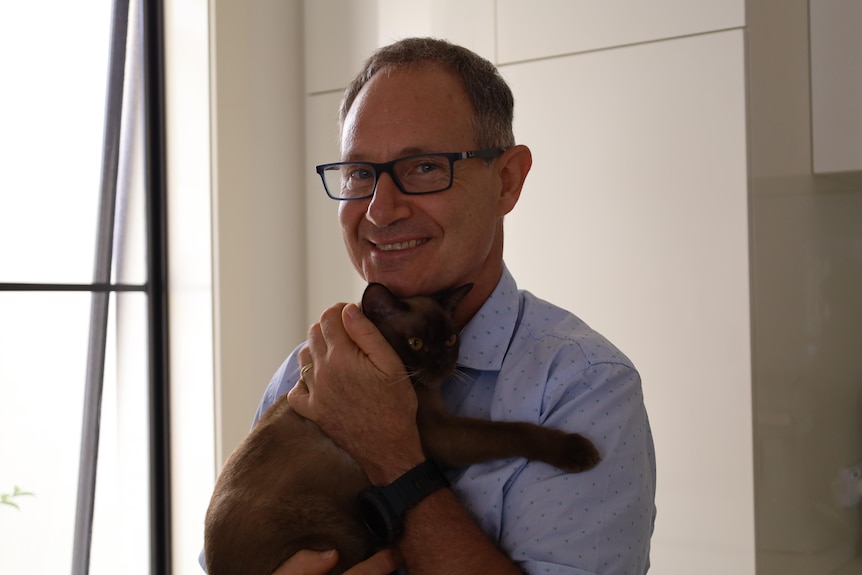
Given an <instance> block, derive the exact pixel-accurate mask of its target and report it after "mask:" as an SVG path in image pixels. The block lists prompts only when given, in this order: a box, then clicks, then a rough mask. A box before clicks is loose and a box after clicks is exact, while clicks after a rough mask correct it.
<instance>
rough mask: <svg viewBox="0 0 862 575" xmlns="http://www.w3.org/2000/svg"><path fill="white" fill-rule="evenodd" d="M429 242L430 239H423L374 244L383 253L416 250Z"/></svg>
mask: <svg viewBox="0 0 862 575" xmlns="http://www.w3.org/2000/svg"><path fill="white" fill-rule="evenodd" d="M428 241H429V240H428V238H421V239H418V240H408V241H404V242H394V243H391V244H374V247H375V248H377V249H378V250H380V251H381V252H392V251H398V250H406V249H410V248H415V247H416V246H421V245H422V244H424V243H426V242H428Z"/></svg>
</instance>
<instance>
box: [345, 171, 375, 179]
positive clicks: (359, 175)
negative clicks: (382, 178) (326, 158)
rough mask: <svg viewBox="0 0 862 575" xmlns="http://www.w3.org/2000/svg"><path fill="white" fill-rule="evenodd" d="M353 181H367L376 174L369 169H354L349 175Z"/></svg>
mask: <svg viewBox="0 0 862 575" xmlns="http://www.w3.org/2000/svg"><path fill="white" fill-rule="evenodd" d="M347 177H348V178H350V179H351V180H367V179H369V178H373V177H374V172H373V171H372V170H369V169H368V168H354V169H353V170H351V171H349V172H348V173H347Z"/></svg>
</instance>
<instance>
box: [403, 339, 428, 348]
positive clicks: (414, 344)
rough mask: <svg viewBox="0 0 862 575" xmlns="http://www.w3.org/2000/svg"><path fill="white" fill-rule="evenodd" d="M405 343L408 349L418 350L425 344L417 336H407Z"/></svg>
mask: <svg viewBox="0 0 862 575" xmlns="http://www.w3.org/2000/svg"><path fill="white" fill-rule="evenodd" d="M407 345H409V346H410V349H412V350H413V351H419V350H420V349H422V346H423V345H425V344H424V343H423V342H422V340H421V339H420V338H418V337H409V338H407Z"/></svg>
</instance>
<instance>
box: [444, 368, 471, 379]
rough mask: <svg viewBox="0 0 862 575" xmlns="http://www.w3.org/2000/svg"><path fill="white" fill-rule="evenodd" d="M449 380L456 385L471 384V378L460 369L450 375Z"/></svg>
mask: <svg viewBox="0 0 862 575" xmlns="http://www.w3.org/2000/svg"><path fill="white" fill-rule="evenodd" d="M449 380H450V381H453V382H455V383H470V382H471V381H470V376H469V375H467V374H466V373H465V372H464V371H462V370H461V369H459V368H457V367H456V368H455V369H454V370H453V371H452V373H451V374H450V375H449Z"/></svg>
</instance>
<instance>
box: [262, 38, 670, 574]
mask: <svg viewBox="0 0 862 575" xmlns="http://www.w3.org/2000/svg"><path fill="white" fill-rule="evenodd" d="M512 109H513V99H512V95H511V92H510V90H509V88H508V86H507V85H506V84H505V82H504V81H503V80H502V78H501V77H500V76H499V74H498V73H497V71H496V69H495V68H494V66H493V65H492V64H490V63H489V62H487V61H485V60H484V59H482V58H480V57H478V56H477V55H475V54H473V53H472V52H470V51H468V50H465V49H463V48H461V47H458V46H454V45H451V44H449V43H446V42H443V41H438V40H431V39H408V40H403V41H400V42H397V43H395V44H393V45H391V46H388V47H385V48H383V49H381V50H379V51H378V52H377V53H376V54H375V55H373V56H372V57H371V58H370V59H369V61H368V63H367V64H366V67H365V69H364V70H363V71H362V72H361V73H360V74H359V75H358V76H357V78H356V79H355V80H354V82H353V83H352V84H351V85H350V86H349V87H348V89H347V91H346V93H345V97H344V100H343V102H342V108H341V115H340V127H341V156H342V162H341V163H338V164H339V165H338V166H334V165H327V166H323V167H321V168H320V169H319V172H320V173H321V175H324V176H325V177H324V183H325V186H326V191H327V193H328V194H329V195H330V196H331V197H333V198H335V199H337V200H340V202H339V216H338V217H339V221H340V224H341V227H342V231H343V236H344V242H345V246H346V247H347V251H348V253H349V255H350V258H351V261H352V262H353V265H354V266H355V267H356V269H357V271H358V272H359V273H360V275H361V276H362V277H363V278H364V279H365V280H366V281H368V282H380V283H383V284H384V285H386V286H388V287H389V288H390V289H392V290H393V291H394V292H396V293H397V294H399V295H401V296H409V295H415V294H431V293H435V292H438V291H440V290H443V289H446V288H450V287H454V286H458V285H462V284H465V283H473V284H474V286H473V289H472V290H471V291H470V292H469V294H468V295H467V296H466V298H465V299H464V300H463V301H462V303H461V304H460V305H459V307H458V309H457V311H456V314H455V319H456V322H457V323H458V325H459V326H463V331H462V334H461V336H462V339H461V353H460V357H459V367H460V370H461V371H462V372H463V374H464V375H465V377H459V378H458V380H457V381H452V382H449V383H447V384H446V386H445V387H444V389H443V393H444V396H445V399H446V402H447V406H448V408H449V410H450V411H451V412H453V413H456V414H459V415H467V416H472V417H483V418H491V419H503V420H520V421H530V422H533V423H537V424H540V425H546V426H549V427H554V428H559V429H564V430H566V431H569V432H577V433H583V434H584V435H586V436H587V437H589V438H590V439H592V440H593V441H594V443H595V444H596V446H597V447H598V449H599V451H600V453H601V454H602V457H603V460H602V462H601V463H600V464H599V465H598V466H597V467H596V468H594V469H592V470H590V471H588V472H584V473H579V474H567V473H564V472H562V471H560V470H558V469H555V468H553V467H551V466H549V465H546V464H542V463H535V462H528V461H524V460H522V459H516V460H507V461H495V462H490V463H487V464H482V465H474V466H471V467H469V468H467V469H458V470H451V471H449V472H448V473H447V476H448V479H449V481H450V482H451V488H448V487H443V488H439V489H436V490H433V492H431V493H430V494H424V493H422V494H418V495H417V496H416V497H415V501H412V502H411V503H412V504H413V506H412V507H411V508H410V509H409V510H408V511H407V512H406V513H405V514H404V516H403V534H402V535H401V537H400V538H399V540H398V542H397V544H396V551H397V555H396V553H395V552H391V551H389V552H382V553H380V554H378V555H376V556H374V557H372V558H371V559H369V560H368V561H365V562H364V563H362V564H360V565H359V566H357V567H355V568H354V569H352V570H351V571H350V573H351V574H357V575H358V574H377V573H380V574H385V573H390V572H391V571H392V570H393V569H394V568H395V567H396V566H398V565H400V566H401V567H402V568H404V569H405V570H406V571H407V572H409V573H411V574H413V575H418V574H424V573H434V574H441V573H459V574H471V573H482V574H487V573H495V574H506V573H513V574H514V573H524V572H526V573H531V574H532V573H572V574H574V573H577V574H584V573H601V574H637V575H641V574H642V573H645V572H646V570H647V568H648V566H649V541H650V536H651V534H652V528H653V523H654V517H655V508H654V503H653V502H654V496H655V459H654V454H653V445H652V437H651V433H650V428H649V423H648V420H647V415H646V411H645V409H644V405H643V398H642V395H641V385H640V378H639V376H638V374H637V372H636V371H635V369H634V367H633V366H632V364H631V363H630V361H629V360H628V359H627V358H626V357H625V356H624V355H623V354H622V353H621V352H619V351H618V350H617V349H616V348H614V347H613V346H612V345H611V344H610V343H609V342H607V341H606V340H605V339H604V338H602V337H601V336H600V335H599V334H597V333H596V332H594V331H592V330H591V329H590V328H589V327H588V326H586V325H585V324H584V323H583V322H581V321H580V320H578V319H577V318H576V317H574V316H573V315H571V314H570V313H568V312H566V311H564V310H561V309H559V308H556V307H554V306H552V305H550V304H548V303H546V302H543V301H542V300H539V299H538V298H536V297H534V296H533V295H531V294H529V293H528V292H522V291H519V290H518V288H517V286H516V284H515V281H514V279H513V278H512V276H511V274H510V273H509V272H508V270H507V269H506V267H505V265H504V263H503V219H504V217H505V215H506V214H508V213H509V212H510V211H511V210H512V209H513V208H514V207H515V204H516V203H517V201H518V198H519V195H520V193H521V189H522V186H523V184H524V181H525V179H526V177H527V173H528V172H529V170H530V166H531V163H532V158H531V154H530V150H529V149H528V148H527V147H526V146H523V145H516V144H515V140H514V136H513V134H512ZM462 152H471V153H469V154H467V153H462ZM472 152H476V153H472ZM456 153H457V154H456ZM424 154H441V156H434V157H433V158H431V157H429V161H428V162H424V161H423V163H421V164H420V168H416V167H415V165H414V163H413V162H411V161H407V160H405V161H404V162H398V163H393V162H394V161H395V160H398V159H401V158H405V157H411V156H416V155H424ZM443 154H448V156H445V157H444V156H442V155H443ZM432 159H433V161H434V162H437V161H438V160H439V161H440V162H441V163H432V162H431V160H432ZM343 162H349V163H352V164H356V165H353V166H350V168H349V170H348V169H344V166H343V165H340V164H342V163H343ZM447 165H448V167H447ZM441 166H442V167H441ZM432 168H433V169H434V170H441V169H442V170H443V172H444V176H445V175H448V174H447V173H446V171H447V170H451V179H450V180H449V181H448V182H444V183H443V184H441V185H437V186H433V187H434V188H435V189H430V188H429V187H428V186H424V187H423V185H422V184H421V183H418V184H417V183H415V181H414V176H413V175H412V172H408V169H410V170H414V169H422V170H427V169H432ZM328 172H332V173H334V174H336V176H335V178H334V179H333V178H327V177H326V176H327V173H328ZM344 173H350V174H359V176H360V177H361V178H362V179H361V180H357V181H356V182H355V183H354V182H344V181H340V180H338V178H340V177H341V176H340V174H344ZM447 184H449V185H447ZM301 372H302V373H301ZM298 381H299V382H300V384H299V385H296V384H297V382H298ZM288 391H289V392H290V395H289V401H290V404H291V406H292V407H293V408H294V409H295V410H296V411H297V412H298V413H299V414H301V415H302V416H304V417H306V418H308V419H311V420H313V421H315V422H317V423H318V424H319V425H320V426H321V428H322V429H323V430H324V431H325V432H326V433H327V434H328V435H329V436H330V437H332V438H333V440H334V441H335V442H336V443H338V444H339V445H341V446H342V447H343V448H344V449H345V450H346V451H347V452H348V453H350V454H351V455H352V456H353V457H354V458H355V459H356V461H357V462H358V463H359V464H360V465H361V466H362V468H363V470H364V471H365V473H366V474H367V475H368V478H369V479H370V481H371V483H372V484H373V485H376V486H380V487H384V486H388V485H390V484H392V483H393V482H395V481H397V480H398V479H399V478H401V477H402V476H404V474H405V473H408V472H410V471H411V470H414V469H417V466H420V465H421V464H423V462H424V461H425V459H426V458H425V456H424V454H423V451H422V447H421V443H420V439H419V433H418V430H417V427H416V420H415V416H416V395H415V393H414V391H413V389H412V387H411V386H410V384H409V381H408V380H407V379H406V378H405V377H404V368H403V365H402V364H401V362H400V360H399V359H398V357H397V356H396V355H395V353H394V352H393V351H392V349H391V348H390V347H389V345H388V344H387V343H386V342H385V340H384V339H383V338H382V336H381V335H380V334H379V332H378V331H377V329H376V328H375V327H374V326H373V324H371V323H370V321H369V320H368V319H367V318H365V317H364V316H363V315H362V314H361V312H360V311H359V309H358V308H357V306H356V305H353V304H347V305H345V304H339V305H336V306H334V307H332V308H330V309H328V310H326V311H325V312H324V313H323V315H322V316H321V319H320V322H319V323H318V324H315V325H314V326H312V328H311V329H310V331H309V339H308V342H307V345H303V346H300V347H299V348H297V351H295V352H294V353H293V354H291V356H290V357H289V358H288V359H287V361H286V362H285V363H284V365H283V366H282V367H281V368H280V369H279V371H278V372H277V373H276V375H275V377H274V378H273V381H272V382H271V383H270V386H269V388H268V389H267V391H266V393H265V395H264V398H263V401H262V402H261V406H260V409H259V412H258V417H260V415H261V414H262V413H263V412H264V411H265V410H266V409H267V408H268V407H269V406H270V405H271V404H272V403H273V401H274V400H275V398H276V397H277V396H278V395H280V394H282V393H285V392H288ZM334 563H335V556H334V555H333V554H332V553H328V552H327V553H317V552H310V551H308V552H301V553H298V554H297V555H295V556H294V557H293V558H292V559H290V560H288V562H286V563H285V564H284V565H282V567H281V568H280V569H279V570H278V571H277V573H278V574H279V575H286V574H290V573H306V574H310V573H326V572H327V570H328V569H329V568H330V567H331V566H332V565H333V564H334Z"/></svg>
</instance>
